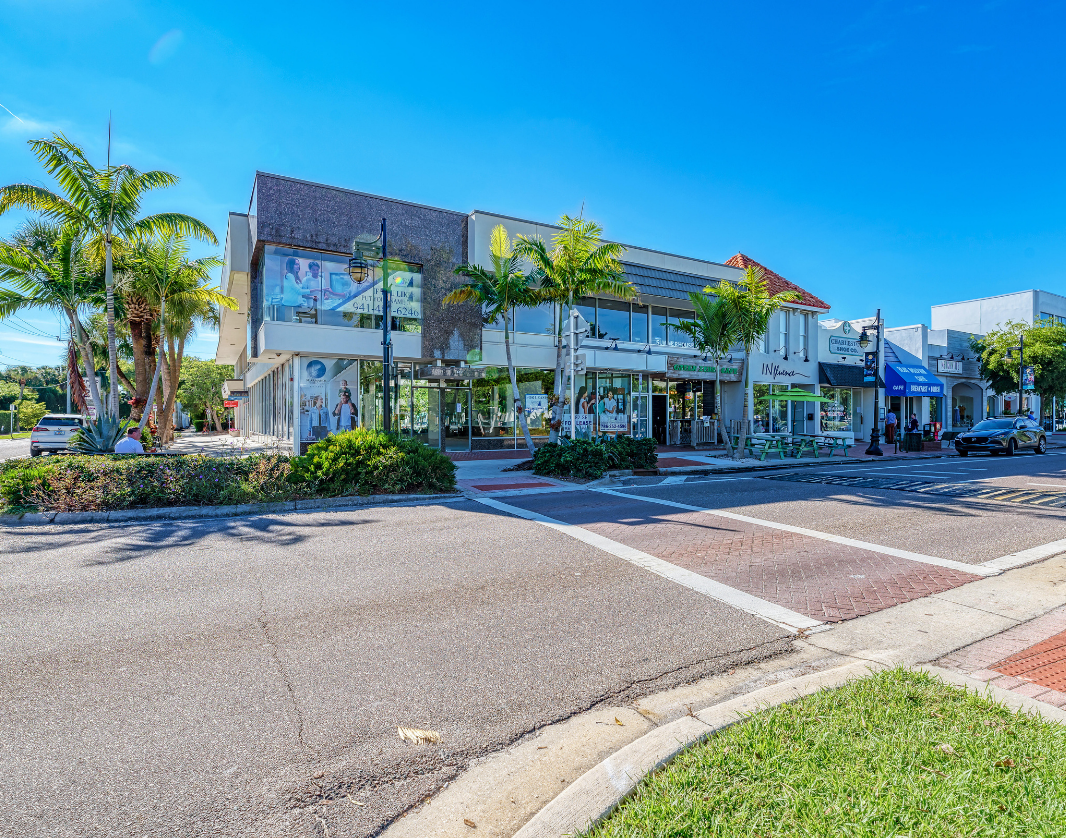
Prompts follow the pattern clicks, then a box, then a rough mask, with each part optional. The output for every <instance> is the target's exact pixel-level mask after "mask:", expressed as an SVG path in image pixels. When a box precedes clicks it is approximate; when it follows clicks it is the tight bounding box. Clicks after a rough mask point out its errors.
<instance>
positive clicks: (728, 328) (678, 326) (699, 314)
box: [670, 293, 738, 457]
mask: <svg viewBox="0 0 1066 838" xmlns="http://www.w3.org/2000/svg"><path fill="white" fill-rule="evenodd" d="M688 296H689V299H690V300H692V306H693V308H694V309H695V317H693V319H692V320H680V321H678V322H677V323H672V324H670V328H671V329H675V330H677V331H679V332H684V333H685V334H686V335H688V336H689V337H690V338H692V343H693V345H694V346H695V347H696V349H697V350H699V351H700V352H702V353H703V354H704V355H710V356H711V357H712V358H714V365H715V383H714V385H715V386H714V395H715V398H716V399H717V400H718V405H717V407H718V410H717V411H715V412H716V413H718V415H719V417H720V418H721V419H722V427H723V428H724V429H725V431H724V433H723V434H722V436H723V438H724V439H725V444H726V448H727V449H728V450H729V456H730V457H732V456H733V440H732V439H731V438H730V436H729V426H728V425H727V424H726V423H725V419H724V417H725V411H724V409H723V406H724V402H723V401H722V358H724V357H725V356H726V354H727V353H728V352H729V350H730V349H731V348H732V347H733V346H734V345H735V344H736V343H737V339H738V334H737V326H736V323H735V322H734V320H733V317H732V310H731V309H730V307H729V306H728V305H727V304H726V302H725V300H724V299H723V298H721V297H719V298H718V299H714V300H712V299H711V298H710V297H708V296H706V295H705V294H695V293H690V294H689V295H688ZM692 438H693V440H695V439H696V437H695V435H693V437H692Z"/></svg>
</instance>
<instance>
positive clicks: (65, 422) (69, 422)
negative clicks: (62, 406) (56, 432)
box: [37, 416, 81, 428]
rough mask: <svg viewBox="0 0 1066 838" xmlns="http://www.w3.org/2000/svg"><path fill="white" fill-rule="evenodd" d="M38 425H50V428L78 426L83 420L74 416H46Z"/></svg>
mask: <svg viewBox="0 0 1066 838" xmlns="http://www.w3.org/2000/svg"><path fill="white" fill-rule="evenodd" d="M37 424H38V425H48V426H49V427H50V428H76V427H78V426H79V425H80V424H81V421H80V420H79V419H77V418H76V417H74V416H45V417H44V418H43V419H42V420H41V421H40V422H38V423H37Z"/></svg>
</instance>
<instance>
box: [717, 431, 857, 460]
mask: <svg viewBox="0 0 1066 838" xmlns="http://www.w3.org/2000/svg"><path fill="white" fill-rule="evenodd" d="M732 443H733V447H734V448H736V447H737V446H739V445H740V434H739V433H734V434H733V435H732ZM852 445H854V443H853V442H849V441H848V440H847V439H846V438H844V437H839V436H832V435H830V434H750V435H748V436H747V438H746V439H745V441H744V453H745V454H748V455H750V456H752V457H754V458H756V459H758V460H765V459H766V457H767V456H768V455H771V454H776V455H777V456H778V458H779V459H782V460H783V459H785V458H786V457H794V458H796V459H800V458H801V457H803V455H804V454H807V453H809V454H811V455H813V456H814V457H816V458H817V457H820V456H821V454H822V452H824V453H825V455H826V456H827V457H832V456H833V454H834V453H835V452H837V451H839V452H840V456H842V457H847V456H848V448H849V447H850V446H852Z"/></svg>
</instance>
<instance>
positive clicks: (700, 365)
mask: <svg viewBox="0 0 1066 838" xmlns="http://www.w3.org/2000/svg"><path fill="white" fill-rule="evenodd" d="M720 366H721V368H722V381H740V380H741V379H742V378H743V373H744V362H743V361H722V363H721V365H720ZM666 377H667V378H682V379H688V380H697V381H714V380H715V379H716V378H717V377H718V366H716V365H715V363H714V361H702V360H700V359H699V358H686V357H684V356H676V355H671V356H669V357H668V358H667V359H666Z"/></svg>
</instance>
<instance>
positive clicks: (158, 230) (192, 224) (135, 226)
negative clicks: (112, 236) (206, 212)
mask: <svg viewBox="0 0 1066 838" xmlns="http://www.w3.org/2000/svg"><path fill="white" fill-rule="evenodd" d="M122 232H123V233H125V234H126V235H128V236H130V237H131V238H150V237H151V236H157V235H158V236H164V235H172V236H187V237H191V238H195V239H200V240H201V241H206V242H207V243H208V244H218V239H217V238H215V234H214V233H213V232H212V231H211V228H210V227H208V226H207V225H206V224H204V223H203V222H202V221H200V220H199V219H196V218H193V217H192V216H191V215H185V214H184V213H180V212H162V213H157V214H156V215H149V216H146V217H144V218H142V219H140V220H138V221H134V222H132V223H131V224H130V225H129V226H128V228H127V229H125V230H123V231H122Z"/></svg>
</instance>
